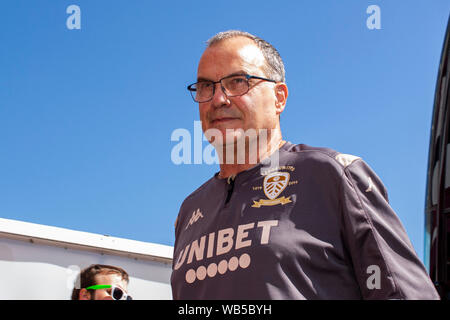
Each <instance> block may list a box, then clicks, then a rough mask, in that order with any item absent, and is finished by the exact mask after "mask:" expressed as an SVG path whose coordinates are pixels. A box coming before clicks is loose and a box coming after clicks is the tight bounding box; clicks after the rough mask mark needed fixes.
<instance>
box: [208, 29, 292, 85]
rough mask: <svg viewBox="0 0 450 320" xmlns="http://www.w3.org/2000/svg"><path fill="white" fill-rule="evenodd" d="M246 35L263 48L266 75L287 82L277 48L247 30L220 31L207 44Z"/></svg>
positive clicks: (209, 45)
mask: <svg viewBox="0 0 450 320" xmlns="http://www.w3.org/2000/svg"><path fill="white" fill-rule="evenodd" d="M239 36H241V37H246V38H249V39H252V40H253V41H254V42H255V44H256V45H257V46H258V48H259V49H260V50H261V52H262V54H263V56H264V58H265V59H266V62H267V63H266V67H265V68H264V69H265V70H264V72H265V73H266V76H267V77H269V78H271V79H272V80H275V81H277V82H285V71H284V64H283V60H281V56H280V54H279V53H278V51H277V49H275V48H274V47H273V46H272V45H271V44H270V43H268V42H267V41H265V40H263V39H261V38H259V37H257V36H254V35H252V34H250V33H248V32H245V31H239V30H229V31H223V32H219V33H218V34H216V35H215V36H213V37H212V38H210V39H209V40H208V41H207V42H206V44H207V45H208V48H209V47H211V46H213V45H214V44H216V43H219V42H221V41H223V40H226V39H230V38H234V37H239Z"/></svg>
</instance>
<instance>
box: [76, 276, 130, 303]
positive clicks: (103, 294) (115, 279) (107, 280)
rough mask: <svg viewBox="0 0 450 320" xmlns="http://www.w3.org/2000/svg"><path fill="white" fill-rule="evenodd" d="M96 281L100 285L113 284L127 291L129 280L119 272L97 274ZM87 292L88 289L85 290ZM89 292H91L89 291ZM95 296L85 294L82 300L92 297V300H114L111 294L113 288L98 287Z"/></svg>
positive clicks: (94, 292)
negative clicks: (123, 277)
mask: <svg viewBox="0 0 450 320" xmlns="http://www.w3.org/2000/svg"><path fill="white" fill-rule="evenodd" d="M95 283H96V284H98V285H113V286H116V287H119V288H121V289H122V290H123V291H124V292H125V293H126V292H128V291H127V290H128V289H127V286H128V285H127V282H126V281H125V280H123V279H122V277H121V276H120V275H119V274H116V273H111V274H97V275H96V276H95ZM85 292H86V290H85ZM87 294H89V292H87ZM92 294H93V296H89V295H83V293H82V294H81V296H80V300H84V299H91V300H113V298H112V296H111V289H97V290H93V293H92Z"/></svg>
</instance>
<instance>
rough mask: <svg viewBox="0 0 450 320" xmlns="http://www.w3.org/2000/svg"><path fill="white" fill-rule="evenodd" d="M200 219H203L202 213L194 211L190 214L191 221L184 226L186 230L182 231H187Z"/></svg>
mask: <svg viewBox="0 0 450 320" xmlns="http://www.w3.org/2000/svg"><path fill="white" fill-rule="evenodd" d="M200 218H203V214H202V212H201V211H200V209H197V211H194V212H192V217H191V219H189V223H188V225H187V226H186V229H184V230H187V228H189V226H192V225H193V224H194V223H196V222H197V221H198V219H200Z"/></svg>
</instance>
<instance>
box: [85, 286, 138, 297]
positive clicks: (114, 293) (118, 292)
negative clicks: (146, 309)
mask: <svg viewBox="0 0 450 320" xmlns="http://www.w3.org/2000/svg"><path fill="white" fill-rule="evenodd" d="M86 289H87V290H99V289H111V297H112V298H113V299H114V300H133V298H132V297H131V296H130V295H128V294H126V293H125V292H124V291H123V290H122V289H121V288H119V287H116V286H113V285H110V284H96V285H94V286H90V287H87V288H86Z"/></svg>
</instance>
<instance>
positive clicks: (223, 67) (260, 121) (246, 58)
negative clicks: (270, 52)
mask: <svg viewBox="0 0 450 320" xmlns="http://www.w3.org/2000/svg"><path fill="white" fill-rule="evenodd" d="M265 65H266V60H265V58H264V56H263V54H262V52H261V50H260V49H259V48H258V47H257V46H256V44H255V43H254V42H253V41H252V40H251V39H249V38H246V37H234V38H231V39H226V40H223V41H221V42H219V43H217V44H214V45H213V46H211V47H209V48H207V49H206V50H205V52H204V53H203V55H202V57H201V59H200V62H199V66H198V71H197V80H198V81H200V80H212V81H218V80H219V79H222V78H223V77H226V76H229V75H231V74H236V73H241V74H242V73H244V74H249V75H253V76H260V77H264V78H267V75H266V74H265V73H264V71H263V70H264V66H265ZM276 87H277V85H276V84H274V83H273V82H268V81H262V80H258V79H251V80H250V90H249V91H248V92H247V93H246V94H244V95H242V96H237V97H227V96H226V95H225V94H224V93H223V91H222V89H221V88H220V84H216V88H215V93H214V97H213V99H212V100H211V101H208V102H202V103H199V110H200V120H201V121H202V128H203V132H205V131H207V130H208V129H217V130H220V132H221V134H222V137H223V138H224V139H225V135H226V133H227V131H226V130H227V129H234V130H236V129H243V130H244V131H246V130H248V129H255V130H258V129H274V128H276V127H277V126H279V120H278V115H279V114H280V113H281V111H282V110H281V111H280V108H279V106H278V105H277V102H278V99H277V95H276ZM283 107H284V104H283ZM269 134H270V132H269ZM241 136H242V135H241V134H240V133H239V132H235V133H234V134H232V137H233V140H232V141H233V142H234V141H235V139H239V138H240V137H241ZM228 138H230V136H229V137H228Z"/></svg>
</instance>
